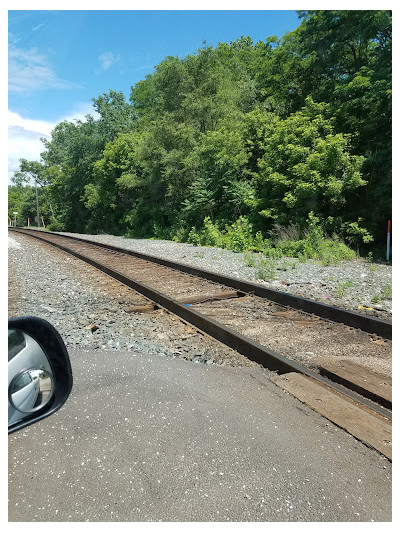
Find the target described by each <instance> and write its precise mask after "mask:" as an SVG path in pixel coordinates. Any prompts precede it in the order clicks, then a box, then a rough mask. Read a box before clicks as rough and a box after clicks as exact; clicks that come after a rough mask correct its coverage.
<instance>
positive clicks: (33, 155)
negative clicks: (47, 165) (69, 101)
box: [8, 102, 98, 179]
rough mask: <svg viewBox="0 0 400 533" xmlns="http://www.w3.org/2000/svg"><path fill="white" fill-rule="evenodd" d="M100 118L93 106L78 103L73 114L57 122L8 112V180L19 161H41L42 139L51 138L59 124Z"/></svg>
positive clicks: (17, 167)
mask: <svg viewBox="0 0 400 533" xmlns="http://www.w3.org/2000/svg"><path fill="white" fill-rule="evenodd" d="M88 114H90V115H92V116H94V117H95V118H96V117H98V115H97V113H96V112H95V111H94V109H93V106H92V104H89V103H87V102H81V103H78V104H77V105H76V107H75V109H74V110H73V111H71V113H68V115H66V116H64V117H60V119H59V120H57V121H55V122H46V121H44V120H31V119H26V118H24V117H22V116H21V115H20V114H18V113H15V112H13V111H10V110H9V111H8V178H9V179H10V178H11V177H12V176H13V174H14V172H15V171H16V170H18V169H19V160H20V159H22V158H25V159H28V160H29V161H40V154H41V152H43V151H44V145H43V143H42V142H41V140H40V139H41V138H43V137H44V138H50V137H51V132H52V130H53V129H54V128H55V126H56V125H57V124H59V123H60V122H62V121H64V120H68V121H70V122H72V121H73V120H74V119H78V120H82V121H84V120H85V115H88Z"/></svg>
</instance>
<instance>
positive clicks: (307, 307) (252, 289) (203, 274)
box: [23, 228, 392, 339]
mask: <svg viewBox="0 0 400 533" xmlns="http://www.w3.org/2000/svg"><path fill="white" fill-rule="evenodd" d="M23 232H27V233H28V232H29V233H42V234H54V235H58V236H60V237H63V238H65V239H70V240H75V241H81V242H85V243H90V244H93V245H95V246H98V247H100V248H106V249H109V250H114V251H116V252H120V253H124V254H126V255H131V256H133V257H137V258H138V259H143V260H146V261H151V262H153V263H157V264H159V265H162V266H165V267H168V268H172V269H174V270H179V271H181V272H185V273H187V274H190V275H192V276H195V277H200V278H204V279H208V280H209V281H213V282H215V283H219V284H221V285H227V286H229V287H232V288H234V289H237V290H239V291H242V292H246V293H250V294H254V295H255V296H259V297H261V298H265V299H268V300H271V301H273V302H275V303H277V304H280V305H284V306H288V307H292V308H293V309H297V310H299V311H304V312H306V313H309V314H313V315H316V316H318V317H320V318H324V319H325V320H330V321H332V322H338V323H341V324H345V325H346V326H349V327H352V328H355V329H361V330H362V331H365V332H366V333H371V334H375V335H378V336H380V337H383V338H385V339H391V338H392V324H391V322H388V321H386V320H380V319H377V318H372V317H369V316H365V315H361V314H359V313H355V312H353V311H348V310H346V309H341V308H339V307H334V306H331V305H327V304H323V303H320V302H315V301H313V300H309V299H308V298H303V297H301V296H294V295H292V294H288V293H286V292H281V291H276V290H274V289H269V288H267V287H263V286H262V285H258V284H257V283H251V282H248V281H242V280H239V279H236V278H231V277H229V276H224V275H221V274H217V273H215V272H211V271H208V270H203V269H200V268H196V267H192V266H189V265H185V264H184V263H179V262H174V261H170V260H168V259H162V258H160V257H155V256H152V255H147V254H143V253H141V252H136V251H133V250H126V249H125V248H121V247H118V246H113V245H109V244H104V243H99V242H96V241H91V240H89V239H83V238H81V237H72V236H70V235H64V234H62V233H57V232H48V231H43V230H25V228H24V230H23Z"/></svg>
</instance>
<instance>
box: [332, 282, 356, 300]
mask: <svg viewBox="0 0 400 533" xmlns="http://www.w3.org/2000/svg"><path fill="white" fill-rule="evenodd" d="M353 286H354V283H353V282H352V281H340V282H339V283H338V286H337V288H336V292H337V296H338V298H343V296H344V295H345V293H346V289H348V288H349V287H353Z"/></svg>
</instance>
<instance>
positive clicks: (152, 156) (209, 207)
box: [12, 10, 391, 245]
mask: <svg viewBox="0 0 400 533" xmlns="http://www.w3.org/2000/svg"><path fill="white" fill-rule="evenodd" d="M298 14H299V18H300V20H301V23H300V25H299V27H298V28H297V29H296V30H294V31H293V32H290V33H288V34H286V35H285V36H283V37H282V39H278V38H277V37H275V36H270V37H267V38H266V39H265V40H264V41H259V42H257V43H253V41H252V40H251V38H250V37H244V36H242V37H240V38H239V39H237V40H236V41H233V42H231V43H219V44H218V46H216V47H212V46H209V45H207V44H203V46H202V47H201V48H200V49H199V50H198V51H197V52H196V53H194V54H190V55H188V56H186V57H183V58H178V57H173V56H168V57H166V58H165V60H163V61H162V62H161V63H160V64H159V65H157V66H156V67H155V69H154V71H153V73H152V74H149V75H147V76H146V77H145V79H143V80H142V81H140V82H138V83H137V84H136V85H135V86H134V87H132V90H131V94H130V97H129V101H125V97H124V95H123V94H122V93H121V92H116V91H113V90H110V91H109V92H108V93H104V94H103V95H101V96H98V97H97V98H93V106H94V110H95V111H96V114H95V115H94V116H90V115H88V116H87V117H86V120H85V121H74V122H62V123H60V124H58V125H57V126H56V128H55V129H54V131H53V133H52V137H51V139H50V140H47V141H44V144H45V150H44V152H43V154H42V158H43V164H38V165H39V166H38V167H37V169H36V170H37V176H38V178H39V179H40V180H42V181H41V183H42V184H44V185H45V187H44V189H45V190H46V195H47V196H48V198H49V205H50V204H51V206H52V215H54V216H53V219H54V220H55V221H56V222H57V224H58V225H59V227H60V228H64V229H66V230H75V231H108V232H113V233H121V234H127V233H128V234H130V235H137V236H153V235H156V236H158V237H166V238H173V237H176V238H186V237H187V236H188V233H189V232H190V231H191V228H192V227H193V226H196V227H199V226H201V225H202V224H203V221H204V219H205V218H206V219H207V224H208V226H209V227H211V226H212V227H217V225H219V227H225V226H226V225H232V224H233V223H234V222H235V221H236V220H238V219H240V221H241V222H240V224H239V225H240V226H241V227H242V228H243V227H244V226H243V224H244V225H246V224H248V225H247V226H246V227H247V228H250V227H252V228H254V230H255V231H256V230H260V231H261V232H262V233H263V234H264V235H267V234H268V232H269V230H271V228H274V227H276V225H277V224H278V225H280V226H281V227H285V226H290V225H291V224H296V225H297V226H298V227H300V228H302V227H303V228H306V227H308V226H309V224H310V220H311V221H312V224H314V225H315V224H316V223H317V222H316V221H317V220H318V223H319V224H321V225H322V227H323V230H324V231H325V233H326V234H328V235H333V234H338V235H340V236H341V237H342V238H344V239H347V241H348V242H351V243H352V244H354V245H359V244H360V243H361V244H362V243H364V244H366V243H368V242H369V241H371V240H372V237H371V236H373V237H374V238H375V239H376V241H377V242H378V243H379V242H380V241H382V242H383V239H384V237H385V235H384V227H385V221H386V220H387V219H388V218H390V217H391V13H390V12H389V11H385V10H380V11H378V10H376V11H354V10H353V11H346V10H343V11H335V10H326V11H300V12H298ZM95 117H96V118H95ZM28 167H29V165H28ZM28 167H27V163H24V164H22V165H21V170H20V172H19V173H16V175H15V183H16V184H18V185H20V186H21V187H20V189H19V190H20V193H21V190H22V189H23V187H22V184H23V183H25V182H26V178H27V176H28V174H27V169H28ZM30 168H31V170H32V169H33V170H34V167H33V166H32V165H31V166H30ZM43 193H44V191H43ZM12 194H13V195H14V196H13V198H14V197H15V191H12ZM24 194H25V193H24ZM26 194H27V193H26ZM13 201H14V200H13ZM310 213H312V215H311V218H310ZM246 221H248V222H246ZM213 224H214V225H215V226H213ZM230 227H234V226H230ZM235 227H236V226H235ZM238 227H239V226H238ZM246 231H247V230H246ZM321 231H322V230H321Z"/></svg>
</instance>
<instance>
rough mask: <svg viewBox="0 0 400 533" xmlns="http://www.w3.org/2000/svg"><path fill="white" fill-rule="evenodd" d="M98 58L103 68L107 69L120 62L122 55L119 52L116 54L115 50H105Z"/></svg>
mask: <svg viewBox="0 0 400 533" xmlns="http://www.w3.org/2000/svg"><path fill="white" fill-rule="evenodd" d="M98 59H99V63H100V68H101V70H103V71H105V70H108V69H109V68H110V67H112V66H113V65H115V63H118V61H119V60H120V56H119V55H118V54H114V52H103V53H102V54H100V55H99V58H98Z"/></svg>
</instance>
